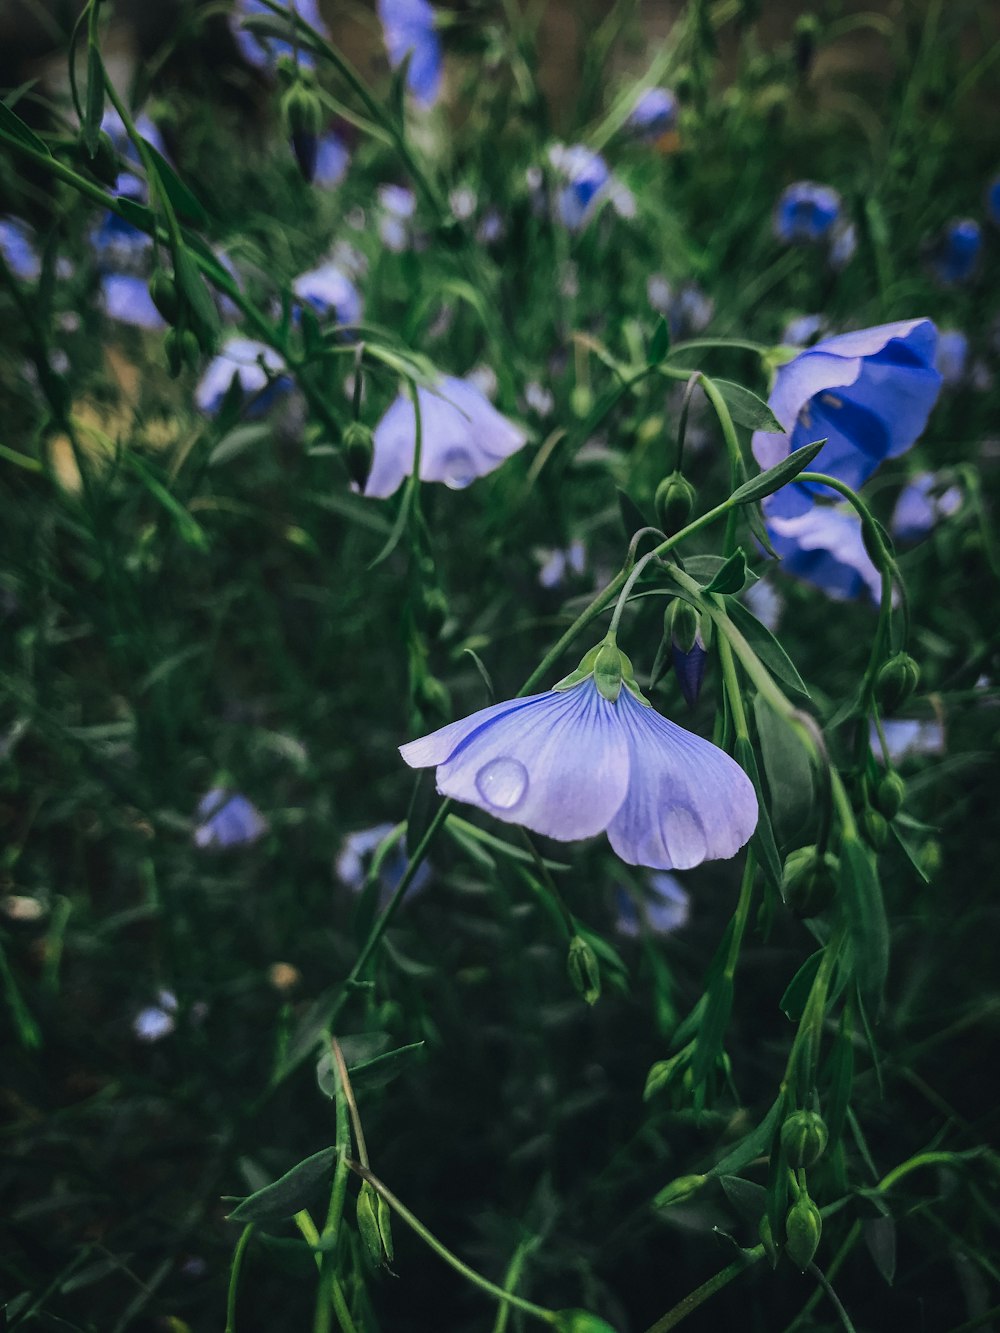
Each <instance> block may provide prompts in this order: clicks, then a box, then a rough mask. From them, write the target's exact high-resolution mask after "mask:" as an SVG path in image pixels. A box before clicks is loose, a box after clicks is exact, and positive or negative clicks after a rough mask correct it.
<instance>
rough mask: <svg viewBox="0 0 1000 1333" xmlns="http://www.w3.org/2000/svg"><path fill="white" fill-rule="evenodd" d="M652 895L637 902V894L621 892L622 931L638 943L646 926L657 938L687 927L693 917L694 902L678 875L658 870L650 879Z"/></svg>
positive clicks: (620, 930) (619, 906)
mask: <svg viewBox="0 0 1000 1333" xmlns="http://www.w3.org/2000/svg"><path fill="white" fill-rule="evenodd" d="M648 883H649V892H648V893H646V894H644V895H643V897H642V901H641V902H637V901H636V898H635V897H634V895H633V894H631V893H629V892H628V891H627V890H626V889H622V888H619V889H618V891H617V893H616V895H615V899H616V902H617V905H618V920H617V923H616V924H617V926H618V930H619V932H620V933H621V934H622V935H628V936H630V937H631V938H633V939H635V938H637V937H638V936H639V935H641V934H642V928H643V926H645V927H646V929H647V930H650V931H652V933H653V934H654V935H669V934H671V933H672V932H673V931H675V930H680V928H681V927H682V926H686V925H687V923H688V919H689V917H690V915H691V898H690V896H689V894H688V892H687V890H686V889H685V888H684V887H683V885H682V884H681V882H680V880H679V879H678V878H677V876H676V875H671V874H670V873H669V871H666V870H658V871H656V872H655V873H654V874H652V875H650V877H649V881H648Z"/></svg>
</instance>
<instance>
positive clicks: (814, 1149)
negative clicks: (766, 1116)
mask: <svg viewBox="0 0 1000 1333" xmlns="http://www.w3.org/2000/svg"><path fill="white" fill-rule="evenodd" d="M829 1137H830V1136H829V1134H828V1132H827V1128H826V1124H825V1122H824V1120H823V1117H822V1116H821V1115H818V1114H817V1113H816V1112H815V1111H793V1112H792V1114H791V1115H790V1116H789V1117H788V1119H787V1120H786V1121H785V1123H784V1124H783V1125H782V1126H781V1147H782V1151H783V1152H784V1154H785V1158H786V1159H787V1161H788V1165H789V1166H792V1167H795V1168H796V1169H797V1168H798V1167H800V1166H807V1167H808V1166H813V1165H814V1164H815V1163H816V1162H818V1161H819V1159H820V1158H821V1157H822V1156H823V1154H824V1153H825V1152H826V1145H827V1142H828V1141H829Z"/></svg>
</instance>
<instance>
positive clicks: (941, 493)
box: [889, 472, 962, 543]
mask: <svg viewBox="0 0 1000 1333" xmlns="http://www.w3.org/2000/svg"><path fill="white" fill-rule="evenodd" d="M961 507H962V491H961V489H960V488H959V487H958V486H943V485H942V483H941V481H940V480H939V479H938V478H937V477H936V476H935V475H934V473H933V472H921V473H919V474H918V475H917V476H916V477H914V478H913V479H912V480H911V481H910V482H908V483H907V484H906V485H905V486H904V487H903V489H902V490H901V491H900V493H899V498H898V499H897V501H896V506H895V508H894V509H893V511H892V518H891V519H890V520H889V531H890V532H891V533H892V535H893V537H895V539H896V540H897V541H898V542H902V543H907V542H918V541H920V540H921V538H923V537H926V536H927V534H928V533H929V532H930V531H931V529H932V528H933V527H935V526H936V524H937V523H938V522H939V521H940V520H941V519H942V518H950V517H951V515H952V514H955V513H957V512H958V510H959V509H961Z"/></svg>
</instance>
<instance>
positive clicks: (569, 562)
mask: <svg viewBox="0 0 1000 1333" xmlns="http://www.w3.org/2000/svg"><path fill="white" fill-rule="evenodd" d="M536 554H537V555H538V556H539V557H540V558H541V560H542V562H543V563H542V567H541V569H540V570H539V571H538V582H539V583H540V584H541V586H542V587H543V588H558V587H560V586H561V585H562V584H563V583H565V582H566V580H567V579H569V578H571V577H572V576H573V575H574V574H575V575H580V574H582V573H583V571H584V569H585V568H586V564H587V550H586V547H585V546H584V544H583V542H582V541H580V539H579V538H578V537H577V538H575V539H574V540H573V541H571V542H570V544H569V545H568V546H567V547H565V548H564V549H562V550H559V549H556V550H544V551H538V552H536Z"/></svg>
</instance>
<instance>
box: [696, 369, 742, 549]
mask: <svg viewBox="0 0 1000 1333" xmlns="http://www.w3.org/2000/svg"><path fill="white" fill-rule="evenodd" d="M701 387H702V388H703V389H704V390H705V396H706V398H707V399H708V401H709V402H710V403H711V404H712V407H713V408H714V409H715V415H716V416H717V417H718V419H719V425H720V426H721V427H722V438H723V440H724V441H725V444H726V453H727V454H728V455H729V478H730V484H731V486H732V489H733V490H734V491H735V490H736V488H737V486H739V485H741V484H742V483H743V481H744V480H745V478H746V465H745V463H744V462H743V451H742V449H741V448H740V442H739V439H738V437H737V435H736V427H735V426H734V425H733V418H732V415H731V414H730V411H729V408H728V406H727V405H726V400H725V399H724V398H723V396H722V394H721V393H720V392H719V390H718V388H717V387H716V385H715V384H714V382H713V381H712V380H710V379H709V377H708V376H707V375H702V377H701ZM738 520H739V514H738V511H737V509H736V508H735V507H734V508H733V509H732V510H731V511H730V514H729V518H728V519H727V520H726V536H725V540H724V542H723V546H722V553H723V555H727V556H729V555H732V553H733V551H735V549H736V524H737V522H738Z"/></svg>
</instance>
